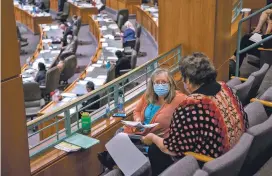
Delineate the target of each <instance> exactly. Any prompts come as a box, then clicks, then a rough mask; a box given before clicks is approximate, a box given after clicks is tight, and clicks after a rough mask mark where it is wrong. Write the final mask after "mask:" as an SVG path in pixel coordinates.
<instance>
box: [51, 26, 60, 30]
mask: <svg viewBox="0 0 272 176" xmlns="http://www.w3.org/2000/svg"><path fill="white" fill-rule="evenodd" d="M58 28H59V26H58V25H52V26H51V29H58Z"/></svg>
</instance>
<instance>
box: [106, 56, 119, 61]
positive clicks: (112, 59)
mask: <svg viewBox="0 0 272 176" xmlns="http://www.w3.org/2000/svg"><path fill="white" fill-rule="evenodd" d="M107 60H108V61H115V62H116V61H117V60H118V58H117V57H114V56H110V57H107Z"/></svg>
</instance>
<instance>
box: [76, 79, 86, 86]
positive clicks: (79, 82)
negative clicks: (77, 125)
mask: <svg viewBox="0 0 272 176" xmlns="http://www.w3.org/2000/svg"><path fill="white" fill-rule="evenodd" d="M87 82H88V81H84V80H79V81H78V82H77V84H80V85H86V84H87Z"/></svg>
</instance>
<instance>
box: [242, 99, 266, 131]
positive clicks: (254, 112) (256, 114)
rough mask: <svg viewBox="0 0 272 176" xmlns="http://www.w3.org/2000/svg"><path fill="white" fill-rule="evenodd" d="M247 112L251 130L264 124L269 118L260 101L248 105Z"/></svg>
mask: <svg viewBox="0 0 272 176" xmlns="http://www.w3.org/2000/svg"><path fill="white" fill-rule="evenodd" d="M245 112H246V113H247V117H248V123H249V128H250V127H253V126H255V125H258V124H260V123H263V122H264V121H266V120H267V118H268V117H267V114H266V112H265V109H264V106H263V105H262V104H261V103H260V102H258V101H256V102H252V103H250V104H248V105H247V106H246V107H245Z"/></svg>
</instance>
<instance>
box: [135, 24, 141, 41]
mask: <svg viewBox="0 0 272 176" xmlns="http://www.w3.org/2000/svg"><path fill="white" fill-rule="evenodd" d="M141 34H142V26H141V25H140V24H137V27H136V38H140V37H141Z"/></svg>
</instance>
